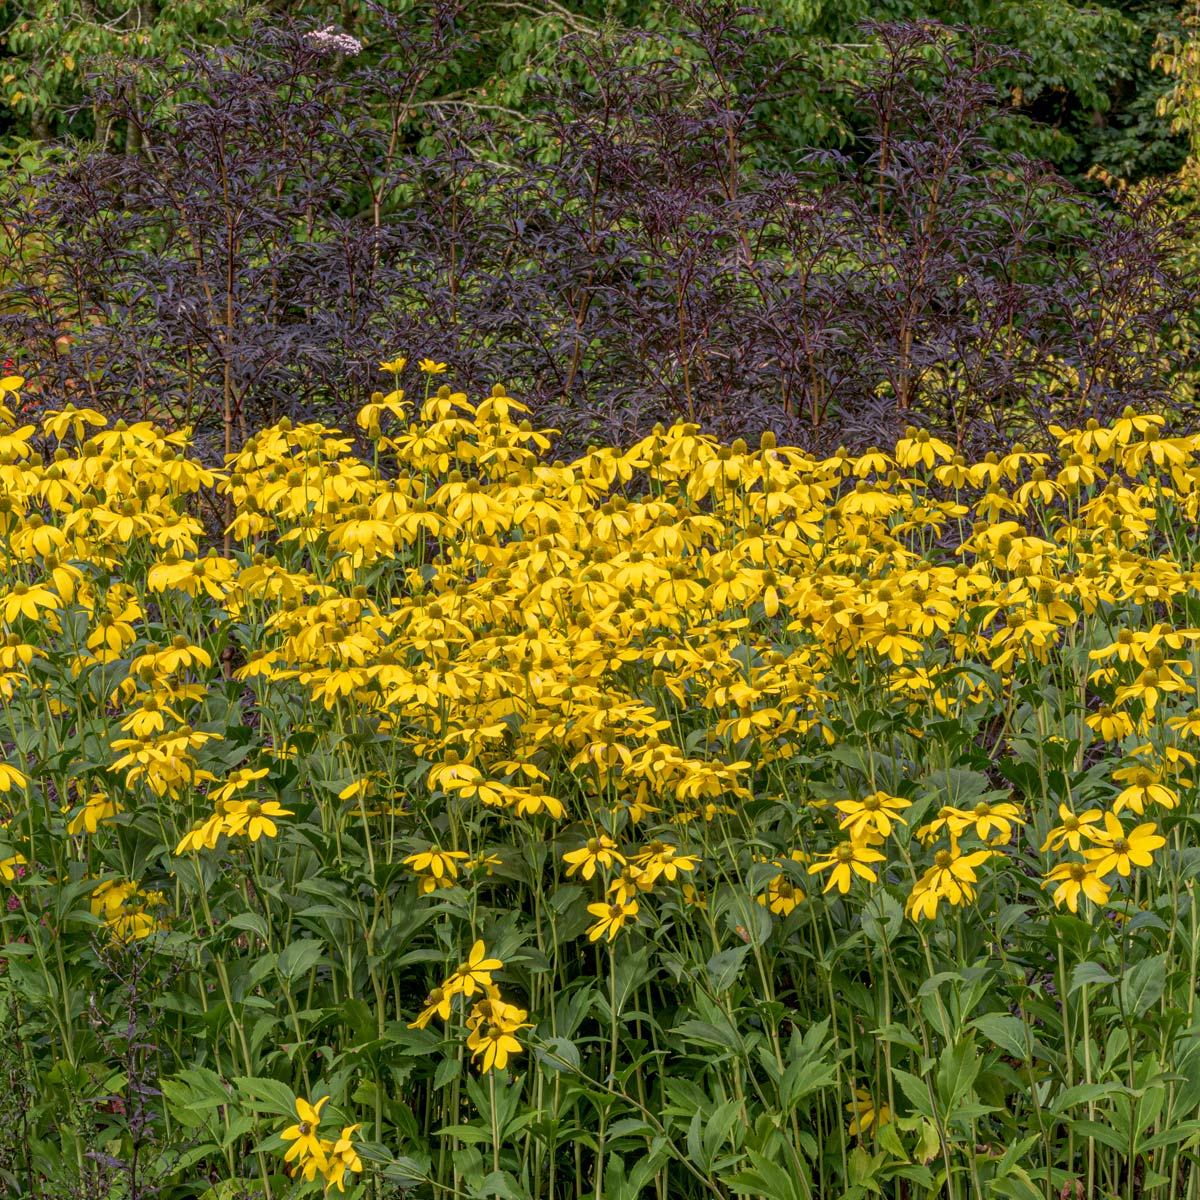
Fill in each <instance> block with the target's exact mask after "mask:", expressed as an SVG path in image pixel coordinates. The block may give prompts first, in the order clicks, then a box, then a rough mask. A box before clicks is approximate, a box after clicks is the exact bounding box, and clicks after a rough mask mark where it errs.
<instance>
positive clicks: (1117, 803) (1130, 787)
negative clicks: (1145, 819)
mask: <svg viewBox="0 0 1200 1200" xmlns="http://www.w3.org/2000/svg"><path fill="white" fill-rule="evenodd" d="M1113 779H1115V780H1116V781H1117V782H1118V783H1124V784H1125V785H1126V786H1125V788H1124V789H1123V790H1122V791H1121V793H1120V794H1119V795H1118V796H1117V798H1116V800H1114V801H1113V812H1114V813H1120V812H1122V811H1124V810H1125V809H1126V808H1131V809H1133V811H1134V812H1135V813H1137V814H1138V816H1141V815H1142V813H1144V812H1145V811H1146V806H1147V805H1148V804H1159V805H1161V806H1162V807H1163V808H1174V807H1175V806H1176V805H1177V804H1178V803H1179V797H1178V796H1177V795H1176V794H1175V793H1174V792H1173V791H1172V790H1171V789H1170V788H1169V787H1167V786H1166V785H1165V784H1164V783H1163V782H1162V776H1161V775H1159V774H1158V772H1156V771H1152V770H1151V769H1150V768H1149V767H1147V766H1143V765H1141V764H1135V765H1133V766H1129V767H1121V768H1120V770H1117V771H1114V772H1113Z"/></svg>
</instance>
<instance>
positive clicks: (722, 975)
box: [705, 946, 750, 996]
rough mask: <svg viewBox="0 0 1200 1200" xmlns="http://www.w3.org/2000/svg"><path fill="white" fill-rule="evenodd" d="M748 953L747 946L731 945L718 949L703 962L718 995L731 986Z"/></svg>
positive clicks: (748, 948)
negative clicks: (730, 946)
mask: <svg viewBox="0 0 1200 1200" xmlns="http://www.w3.org/2000/svg"><path fill="white" fill-rule="evenodd" d="M749 953H750V947H749V946H733V947H732V948H730V949H728V950H718V951H717V953H716V954H714V955H713V956H712V958H710V959H709V960H708V962H707V964H705V967H706V970H707V971H708V980H709V983H710V984H711V985H712V989H713V991H714V992H716V993H717V995H718V996H719V995H721V994H722V993H724V992H727V991H729V989H730V988H731V987H732V986H733V984H734V982H735V981H736V980H737V977H738V975H739V974H740V973H741V970H742V966H743V965H744V964H745V961H746V955H748V954H749Z"/></svg>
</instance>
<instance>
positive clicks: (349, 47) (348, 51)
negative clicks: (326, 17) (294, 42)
mask: <svg viewBox="0 0 1200 1200" xmlns="http://www.w3.org/2000/svg"><path fill="white" fill-rule="evenodd" d="M304 39H305V41H307V42H308V45H309V48H310V49H312V50H315V51H316V52H317V53H318V54H345V55H348V56H349V57H351V58H353V57H354V55H356V54H361V53H362V42H360V41H359V40H358V39H357V38H352V37H351V36H350V35H349V34H348V33H338V32H337V30H336V29H335V28H334V26H332V25H327V26H326V27H325V28H324V29H317V30H314V31H313V32H312V33H306V34H305V35H304Z"/></svg>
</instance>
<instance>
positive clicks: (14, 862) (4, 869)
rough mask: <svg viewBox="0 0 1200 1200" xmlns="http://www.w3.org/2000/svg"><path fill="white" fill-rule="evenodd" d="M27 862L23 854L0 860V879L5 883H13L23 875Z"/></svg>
mask: <svg viewBox="0 0 1200 1200" xmlns="http://www.w3.org/2000/svg"><path fill="white" fill-rule="evenodd" d="M27 865H28V860H27V859H26V858H25V855H23V854H14V855H12V857H11V858H4V859H0V879H3V880H4V882H5V883H14V882H15V881H16V880H17V879H19V878H20V877H21V876H22V875H24V874H25V868H26V866H27Z"/></svg>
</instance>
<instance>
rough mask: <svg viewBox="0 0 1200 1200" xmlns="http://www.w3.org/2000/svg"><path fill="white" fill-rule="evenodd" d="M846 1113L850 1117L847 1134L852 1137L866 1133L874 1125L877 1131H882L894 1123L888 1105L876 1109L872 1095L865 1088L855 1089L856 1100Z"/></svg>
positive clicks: (851, 1102)
mask: <svg viewBox="0 0 1200 1200" xmlns="http://www.w3.org/2000/svg"><path fill="white" fill-rule="evenodd" d="M846 1112H847V1114H848V1115H849V1117H850V1124H849V1125H848V1126H847V1128H846V1132H847V1133H848V1134H849V1135H850V1136H851V1137H854V1136H855V1134H859V1135H861V1134H864V1133H866V1132H867V1130H868V1129H870V1128H871V1126H872V1125H874V1126H875V1128H876V1129H882V1128H883V1127H884V1126H885V1125H890V1124H891V1121H892V1110H891V1109H890V1108H888V1106H887V1105H886V1104H880V1105H879V1106H878V1107H876V1105H875V1101H874V1100H872V1099H871V1093H870V1092H868V1091H867V1090H866V1089H865V1088H855V1089H854V1099H853V1100H851V1101H850V1103H849V1104H847V1105H846Z"/></svg>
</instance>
